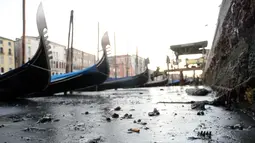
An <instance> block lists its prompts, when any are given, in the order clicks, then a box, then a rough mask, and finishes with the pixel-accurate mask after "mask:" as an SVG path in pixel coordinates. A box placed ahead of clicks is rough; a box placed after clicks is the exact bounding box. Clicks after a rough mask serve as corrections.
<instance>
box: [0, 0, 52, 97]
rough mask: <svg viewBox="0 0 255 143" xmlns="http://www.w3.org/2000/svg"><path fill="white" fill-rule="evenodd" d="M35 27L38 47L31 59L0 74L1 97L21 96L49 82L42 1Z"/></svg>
mask: <svg viewBox="0 0 255 143" xmlns="http://www.w3.org/2000/svg"><path fill="white" fill-rule="evenodd" d="M36 19H37V28H38V31H39V38H40V43H39V47H38V49H37V51H36V53H35V55H34V56H33V58H32V59H31V60H29V61H28V62H26V63H25V64H23V65H21V66H20V67H18V68H15V69H13V70H11V71H9V72H6V73H4V74H2V75H0V95H1V99H13V98H18V97H23V96H25V95H28V94H32V93H35V92H41V91H44V90H45V89H46V88H47V87H48V84H49V83H50V77H51V73H50V65H49V57H48V49H49V48H50V47H49V46H48V44H47V43H48V42H47V38H48V37H46V36H45V35H46V34H47V31H46V30H47V25H46V20H45V17H44V12H43V7H42V3H40V5H39V7H38V10H37V18H36Z"/></svg>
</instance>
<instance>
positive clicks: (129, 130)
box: [128, 128, 140, 133]
mask: <svg viewBox="0 0 255 143" xmlns="http://www.w3.org/2000/svg"><path fill="white" fill-rule="evenodd" d="M128 132H129V133H132V132H136V133H140V129H138V128H130V129H128Z"/></svg>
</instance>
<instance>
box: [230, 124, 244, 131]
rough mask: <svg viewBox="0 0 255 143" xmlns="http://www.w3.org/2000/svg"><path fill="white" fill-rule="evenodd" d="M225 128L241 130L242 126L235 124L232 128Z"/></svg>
mask: <svg viewBox="0 0 255 143" xmlns="http://www.w3.org/2000/svg"><path fill="white" fill-rule="evenodd" d="M227 128H230V129H233V130H237V129H238V130H243V128H244V127H243V125H241V124H235V125H232V126H227Z"/></svg>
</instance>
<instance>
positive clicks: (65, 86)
mask: <svg viewBox="0 0 255 143" xmlns="http://www.w3.org/2000/svg"><path fill="white" fill-rule="evenodd" d="M101 42H102V48H103V56H102V58H101V59H100V61H98V62H97V63H96V64H95V65H93V66H91V67H88V68H85V69H83V70H79V71H75V72H70V73H66V74H62V75H55V76H52V78H51V83H50V85H49V87H48V88H47V90H46V92H44V93H40V95H39V94H38V96H49V95H52V94H54V93H59V92H66V91H72V90H75V89H80V88H85V87H88V86H93V85H98V84H101V83H103V82H104V81H105V80H106V79H107V78H108V76H109V72H110V71H109V63H108V59H107V52H106V46H107V45H110V41H109V37H108V32H106V33H105V34H104V36H103V38H102V41H101ZM42 94H43V95H42Z"/></svg>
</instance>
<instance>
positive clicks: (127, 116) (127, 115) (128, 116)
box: [121, 113, 133, 119]
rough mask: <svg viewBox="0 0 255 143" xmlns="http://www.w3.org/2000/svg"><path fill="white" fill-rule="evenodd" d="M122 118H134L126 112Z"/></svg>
mask: <svg viewBox="0 0 255 143" xmlns="http://www.w3.org/2000/svg"><path fill="white" fill-rule="evenodd" d="M121 119H133V117H132V114H127V113H126V114H125V115H124V116H123V117H121Z"/></svg>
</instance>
